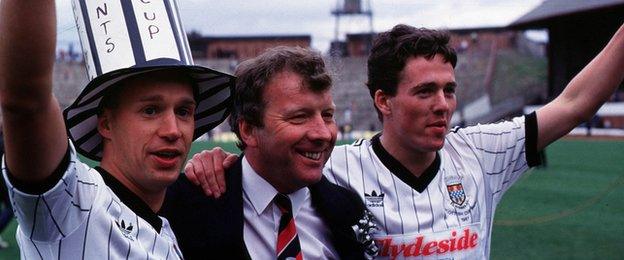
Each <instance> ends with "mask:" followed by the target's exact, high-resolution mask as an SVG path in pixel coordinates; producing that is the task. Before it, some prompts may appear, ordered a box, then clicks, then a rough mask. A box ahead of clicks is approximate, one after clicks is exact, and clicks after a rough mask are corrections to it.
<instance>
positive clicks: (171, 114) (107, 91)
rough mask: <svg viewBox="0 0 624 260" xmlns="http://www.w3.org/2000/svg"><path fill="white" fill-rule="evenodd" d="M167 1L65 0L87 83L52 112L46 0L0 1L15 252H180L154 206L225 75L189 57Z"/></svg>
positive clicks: (224, 103)
mask: <svg viewBox="0 0 624 260" xmlns="http://www.w3.org/2000/svg"><path fill="white" fill-rule="evenodd" d="M174 7H175V2H174V1H173V0H166V1H161V2H158V3H157V2H154V1H116V2H112V1H111V2H107V1H91V0H75V1H74V9H75V11H76V20H77V25H78V29H79V34H80V36H81V40H82V44H83V51H84V54H85V63H86V64H87V70H88V73H89V77H90V79H91V82H90V83H89V84H88V85H87V86H86V87H85V89H84V90H83V92H82V93H81V94H80V96H79V97H78V98H77V99H76V101H75V102H74V103H73V104H72V105H71V106H70V107H69V108H67V109H66V110H65V112H64V113H63V114H62V113H61V110H60V107H59V104H58V103H57V101H56V98H55V97H54V96H53V94H52V71H53V64H54V51H55V40H56V39H55V35H56V30H55V29H56V22H55V19H56V17H55V10H54V9H55V6H54V1H25V0H2V2H0V35H2V36H1V37H0V102H1V109H2V115H3V119H4V122H5V124H4V133H5V140H6V142H5V147H6V154H5V158H4V160H3V167H2V169H3V176H4V178H5V180H6V182H7V186H8V189H9V194H10V197H11V201H12V203H13V206H14V208H15V211H16V216H17V219H18V222H19V228H18V230H17V235H16V236H17V241H18V243H19V246H20V249H21V258H23V259H77V258H80V259H102V258H106V259H121V258H125V259H136V258H140V259H180V258H182V254H181V252H180V251H179V249H178V246H177V242H176V238H175V236H174V235H173V233H172V231H171V229H170V227H169V224H168V222H167V220H166V219H164V218H161V217H159V216H158V215H157V214H155V212H157V211H158V210H159V209H160V207H161V205H162V203H163V199H164V196H165V190H166V188H167V186H168V185H169V184H171V183H173V182H174V181H175V180H176V179H177V177H178V174H179V170H180V168H181V166H182V164H183V162H184V160H185V159H186V156H187V153H188V151H189V148H190V145H191V142H192V140H193V139H194V138H196V137H198V136H200V135H201V134H203V133H204V132H206V131H207V130H209V129H211V128H212V127H214V126H215V125H217V124H219V123H220V122H222V121H223V120H224V119H225V117H226V116H227V115H228V113H229V111H228V107H229V103H230V95H231V91H232V88H231V85H232V84H231V82H232V77H231V76H228V75H225V74H222V73H219V72H216V71H213V70H210V69H207V68H203V67H199V66H194V65H192V61H191V58H190V53H189V48H188V43H187V42H186V40H185V37H184V30H183V29H182V27H181V26H180V25H179V17H177V11H176V10H175V8H174ZM62 115H64V117H65V118H63V116H62ZM68 137H69V141H68ZM77 152H80V153H81V154H83V155H84V156H86V157H88V158H91V159H95V160H100V161H101V164H100V167H96V168H95V169H93V168H90V167H88V166H87V165H86V164H83V163H82V162H80V159H79V158H78V156H77Z"/></svg>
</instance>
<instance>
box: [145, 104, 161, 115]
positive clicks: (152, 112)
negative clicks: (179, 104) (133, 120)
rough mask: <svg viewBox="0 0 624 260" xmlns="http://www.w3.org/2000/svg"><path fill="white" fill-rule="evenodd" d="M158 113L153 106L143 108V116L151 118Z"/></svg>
mask: <svg viewBox="0 0 624 260" xmlns="http://www.w3.org/2000/svg"><path fill="white" fill-rule="evenodd" d="M157 112H158V109H156V107H153V106H148V107H145V108H143V114H145V115H148V116H153V115H155V114H156V113H157Z"/></svg>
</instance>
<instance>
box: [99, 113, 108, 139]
mask: <svg viewBox="0 0 624 260" xmlns="http://www.w3.org/2000/svg"><path fill="white" fill-rule="evenodd" d="M97 130H98V132H99V133H100V135H101V136H102V138H104V139H110V138H111V129H110V113H108V111H104V112H103V113H102V114H101V115H99V116H98V118H97Z"/></svg>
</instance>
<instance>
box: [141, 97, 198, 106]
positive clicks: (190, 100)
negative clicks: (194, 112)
mask: <svg viewBox="0 0 624 260" xmlns="http://www.w3.org/2000/svg"><path fill="white" fill-rule="evenodd" d="M163 100H164V98H163V97H162V96H161V95H152V96H145V97H141V98H139V102H160V101H163ZM181 103H182V104H183V105H193V106H196V105H197V103H196V102H195V99H193V98H184V100H182V102H181Z"/></svg>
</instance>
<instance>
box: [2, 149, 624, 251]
mask: <svg viewBox="0 0 624 260" xmlns="http://www.w3.org/2000/svg"><path fill="white" fill-rule="evenodd" d="M213 145H214V144H212V143H197V144H195V145H194V146H193V149H192V153H193V152H196V151H199V150H201V149H203V148H210V147H213ZM218 145H221V146H222V147H224V149H225V150H228V151H232V152H237V151H238V149H236V146H235V145H234V144H233V143H220V144H218ZM547 157H548V167H547V168H544V169H533V170H531V171H530V172H528V173H527V174H525V175H524V176H523V177H522V178H521V179H520V180H519V181H518V183H516V184H515V185H514V186H513V187H512V188H511V189H510V190H509V191H508V192H507V194H505V196H504V197H503V200H502V202H501V204H500V205H499V207H498V209H497V212H496V217H495V221H494V231H493V233H492V249H491V258H492V259H621V258H622V256H623V255H624V203H623V200H624V141H597V140H594V141H585V140H561V141H558V142H556V143H554V144H553V145H551V146H550V147H548V149H547ZM15 228H16V224H15V222H14V223H12V224H11V226H10V227H9V228H7V230H5V231H4V232H3V233H2V237H3V238H4V239H5V240H7V241H9V243H10V247H9V248H7V249H3V250H0V259H18V258H19V251H18V248H17V246H16V242H15V235H14V234H15Z"/></svg>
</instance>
